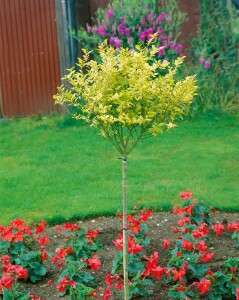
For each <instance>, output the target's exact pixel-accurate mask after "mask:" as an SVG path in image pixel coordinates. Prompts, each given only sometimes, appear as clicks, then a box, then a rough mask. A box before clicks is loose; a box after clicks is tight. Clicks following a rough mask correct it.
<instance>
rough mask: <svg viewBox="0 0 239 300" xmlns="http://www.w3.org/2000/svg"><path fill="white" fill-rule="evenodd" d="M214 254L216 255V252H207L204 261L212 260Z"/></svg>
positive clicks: (203, 257)
mask: <svg viewBox="0 0 239 300" xmlns="http://www.w3.org/2000/svg"><path fill="white" fill-rule="evenodd" d="M213 256H214V253H207V254H205V255H204V256H202V260H203V261H204V262H208V261H211V260H212V258H213Z"/></svg>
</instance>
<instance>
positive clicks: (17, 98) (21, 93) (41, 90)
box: [0, 0, 60, 117]
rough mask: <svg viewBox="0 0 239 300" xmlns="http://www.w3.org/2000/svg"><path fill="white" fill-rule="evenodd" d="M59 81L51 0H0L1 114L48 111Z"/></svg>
mask: <svg viewBox="0 0 239 300" xmlns="http://www.w3.org/2000/svg"><path fill="white" fill-rule="evenodd" d="M59 84H60V71H59V57H58V45H57V31H56V17H55V6H54V0H0V108H1V113H2V116H3V117H9V116H28V115H37V114H47V113H52V112H53V111H54V110H57V108H56V107H54V103H53V99H52V96H53V94H55V93H56V87H57V86H58V85H59Z"/></svg>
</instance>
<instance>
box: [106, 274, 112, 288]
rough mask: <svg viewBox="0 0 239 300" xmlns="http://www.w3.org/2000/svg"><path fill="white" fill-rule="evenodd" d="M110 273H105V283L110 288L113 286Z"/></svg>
mask: <svg viewBox="0 0 239 300" xmlns="http://www.w3.org/2000/svg"><path fill="white" fill-rule="evenodd" d="M111 278H112V277H111V275H110V274H109V273H106V276H105V283H106V284H107V285H108V286H109V287H110V288H111V289H112V287H113V282H112V281H111Z"/></svg>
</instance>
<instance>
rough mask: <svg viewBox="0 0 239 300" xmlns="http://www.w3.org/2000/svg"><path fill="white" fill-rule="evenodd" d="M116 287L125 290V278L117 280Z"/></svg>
mask: <svg viewBox="0 0 239 300" xmlns="http://www.w3.org/2000/svg"><path fill="white" fill-rule="evenodd" d="M115 287H116V288H117V289H118V290H123V289H124V280H123V279H120V281H119V282H117V283H116V284H115Z"/></svg>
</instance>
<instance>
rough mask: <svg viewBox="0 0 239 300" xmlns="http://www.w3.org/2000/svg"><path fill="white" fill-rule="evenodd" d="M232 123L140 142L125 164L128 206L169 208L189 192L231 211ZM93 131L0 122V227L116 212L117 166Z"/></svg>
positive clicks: (236, 190) (208, 121)
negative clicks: (13, 222)
mask: <svg viewBox="0 0 239 300" xmlns="http://www.w3.org/2000/svg"><path fill="white" fill-rule="evenodd" d="M238 125H239V120H238V118H237V117H234V116H224V117H223V116H221V117H207V118H198V119H194V120H188V121H184V122H183V123H182V124H181V125H180V126H179V127H178V128H176V129H175V130H172V131H171V132H169V133H165V134H164V135H162V136H159V137H158V138H155V139H148V140H147V139H146V140H143V141H142V142H141V143H140V145H139V147H138V148H137V149H136V150H135V151H134V152H133V153H132V154H131V155H130V156H129V159H128V183H129V184H128V196H129V205H130V207H131V208H132V207H133V206H134V205H136V204H137V205H139V206H141V207H143V206H147V207H148V208H154V209H158V210H168V209H170V208H171V207H172V206H173V204H174V203H177V200H176V198H175V195H176V194H177V192H178V191H179V190H183V189H185V188H190V189H192V190H194V191H195V192H196V193H197V194H198V195H200V197H202V198H204V199H206V200H208V201H209V205H211V204H212V205H213V206H215V207H216V208H220V209H225V210H229V211H238V207H239V206H238V201H239V200H238V194H239V187H238V181H239V164H238V158H239V126H238ZM117 157H118V156H117V154H116V152H115V151H114V149H113V148H112V146H111V145H110V144H109V143H108V142H107V141H104V140H102V138H100V137H98V136H97V135H96V134H95V132H93V130H90V129H89V128H87V127H85V126H81V125H80V126H77V125H76V124H75V123H72V122H71V121H69V120H68V121H65V122H64V121H63V120H62V118H61V117H60V116H53V117H47V118H45V117H44V118H39V119H36V118H32V119H24V120H23V119H15V120H9V121H7V120H3V121H2V122H1V123H0V160H1V169H0V194H1V198H0V209H1V211H2V212H3V211H4V214H2V215H1V223H2V224H4V223H5V224H6V223H7V222H9V221H10V220H12V219H14V218H17V217H21V218H23V219H24V220H26V221H27V222H32V221H40V220H41V219H46V220H48V221H50V222H55V223H59V222H63V221H65V220H66V219H72V218H79V217H81V218H82V217H86V216H88V217H89V216H94V215H103V214H104V215H107V214H114V212H115V211H116V210H117V209H121V201H120V199H121V163H120V162H119V160H118V159H117Z"/></svg>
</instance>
